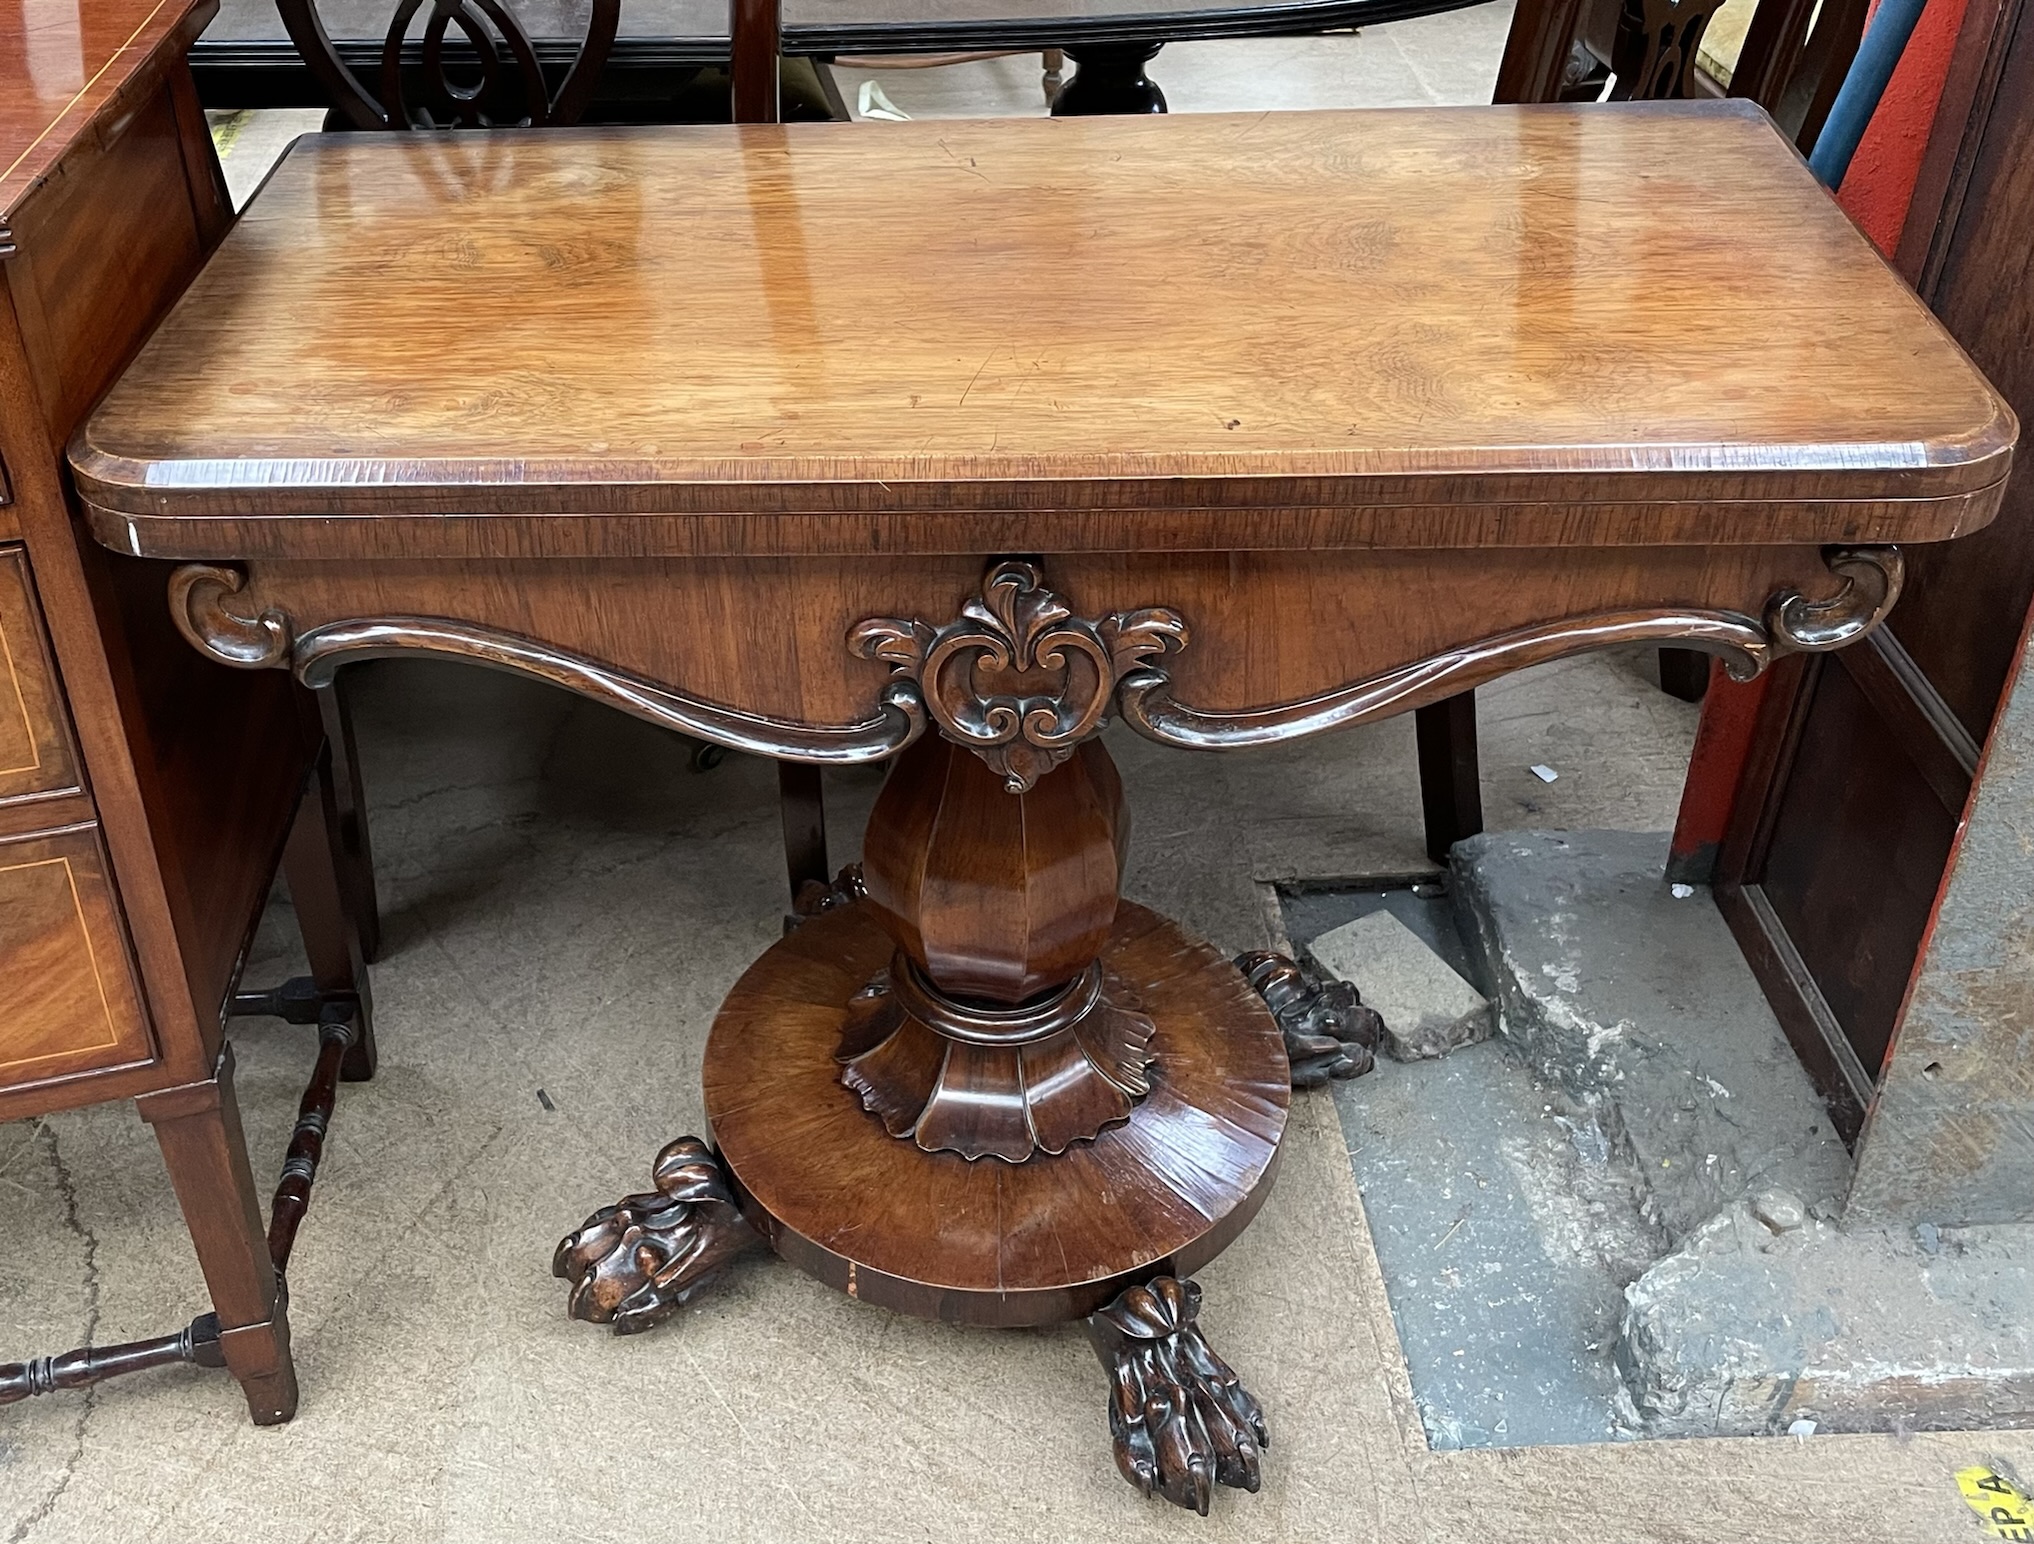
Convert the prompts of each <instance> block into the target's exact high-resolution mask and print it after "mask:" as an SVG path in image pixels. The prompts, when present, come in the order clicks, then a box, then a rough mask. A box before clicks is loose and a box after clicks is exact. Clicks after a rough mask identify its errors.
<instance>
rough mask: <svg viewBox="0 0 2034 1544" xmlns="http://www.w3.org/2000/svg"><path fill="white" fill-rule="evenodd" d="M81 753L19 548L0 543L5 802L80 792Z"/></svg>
mask: <svg viewBox="0 0 2034 1544" xmlns="http://www.w3.org/2000/svg"><path fill="white" fill-rule="evenodd" d="M78 787H79V779H78V759H77V752H76V751H75V750H74V749H73V747H72V745H71V736H70V730H69V727H68V725H67V723H66V719H65V713H64V705H63V695H62V693H61V692H60V691H59V690H58V689H57V681H56V671H55V668H54V667H53V666H52V665H51V663H50V656H49V643H48V640H47V639H46V638H45V637H44V636H43V631H42V620H41V618H40V617H39V616H37V614H36V609H35V601H34V598H33V597H32V596H31V595H30V593H29V588H28V562H27V559H26V557H25V556H24V554H23V553H22V550H21V549H20V548H19V547H0V804H9V803H12V802H14V801H16V800H24V799H39V798H45V797H47V796H49V795H52V794H61V793H68V792H74V791H76V790H77V789H78Z"/></svg>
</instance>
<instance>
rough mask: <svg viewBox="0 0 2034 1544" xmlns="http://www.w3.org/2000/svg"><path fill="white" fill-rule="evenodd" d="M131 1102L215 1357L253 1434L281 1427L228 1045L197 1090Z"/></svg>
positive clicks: (270, 1303)
mask: <svg viewBox="0 0 2034 1544" xmlns="http://www.w3.org/2000/svg"><path fill="white" fill-rule="evenodd" d="M134 1102H135V1105H136V1106H137V1107H138V1108H139V1110H140V1111H141V1118H142V1119H143V1120H145V1121H147V1122H148V1123H149V1124H150V1125H151V1126H153V1127H154V1128H155V1137H156V1141H157V1143H158V1144H160V1146H161V1147H162V1156H163V1161H164V1162H165V1163H166V1164H167V1165H168V1167H169V1175H170V1183H171V1185H173V1186H174V1187H175V1189H176V1193H177V1202H178V1204H179V1205H180V1206H181V1207H182V1208H183V1213H184V1221H185V1224H186V1225H187V1226H188V1227H189V1228H190V1232H191V1241H192V1243H193V1244H195V1245H196V1246H197V1251H198V1266H199V1268H200V1269H201V1270H202V1271H203V1272H204V1273H205V1286H206V1289H207V1290H208V1291H209V1292H210V1293H211V1295H212V1307H213V1311H214V1312H215V1313H217V1315H218V1317H219V1349H220V1353H221V1354H222V1355H223V1356H224V1358H225V1361H226V1366H227V1368H228V1369H229V1370H230V1371H231V1372H232V1374H233V1376H234V1377H235V1378H237V1379H238V1380H239V1381H240V1387H241V1390H242V1392H244V1393H245V1394H246V1396H247V1409H248V1413H249V1414H250V1415H252V1416H253V1417H254V1422H255V1424H256V1425H257V1426H274V1425H277V1424H279V1423H281V1422H283V1421H287V1420H288V1419H289V1418H290V1417H291V1416H293V1415H295V1414H296V1411H297V1373H296V1366H295V1363H294V1362H292V1360H291V1358H290V1326H289V1305H288V1301H287V1299H286V1298H285V1297H284V1295H283V1292H282V1290H281V1278H280V1277H279V1276H278V1275H277V1273H276V1269H275V1264H274V1262H273V1261H272V1260H271V1259H270V1258H269V1252H268V1236H267V1233H266V1230H265V1229H264V1228H263V1227H262V1221H261V1203H260V1198H259V1196H258V1194H257V1193H256V1191H255V1187H254V1173H253V1171H252V1170H251V1169H250V1168H249V1167H248V1162H247V1138H246V1136H245V1135H244V1134H243V1132H242V1131H241V1128H240V1106H239V1103H238V1102H237V1101H236V1100H235V1098H234V1094H233V1049H232V1047H231V1046H230V1045H229V1046H227V1047H226V1048H224V1049H223V1050H222V1051H221V1052H220V1054H219V1065H218V1068H217V1070H216V1071H215V1072H214V1074H213V1075H212V1076H211V1077H209V1078H207V1079H206V1080H205V1081H203V1082H202V1083H184V1084H180V1085H178V1086H177V1087H175V1088H165V1089H163V1090H161V1091H160V1092H158V1093H153V1094H144V1095H142V1096H141V1097H140V1098H138V1099H136V1100H135V1101H134Z"/></svg>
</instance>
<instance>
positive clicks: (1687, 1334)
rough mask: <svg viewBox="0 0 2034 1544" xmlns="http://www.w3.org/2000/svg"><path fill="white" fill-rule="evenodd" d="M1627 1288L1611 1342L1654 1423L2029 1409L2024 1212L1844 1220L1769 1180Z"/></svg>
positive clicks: (2021, 1418) (2031, 1304) (1713, 1425)
mask: <svg viewBox="0 0 2034 1544" xmlns="http://www.w3.org/2000/svg"><path fill="white" fill-rule="evenodd" d="M1762 1213H1763V1214H1764V1215H1761V1214H1762ZM1796 1219H1799V1220H1798V1221H1796ZM1789 1222H1794V1223H1795V1225H1794V1226H1787V1225H1786V1224H1788V1223H1789ZM1626 1296H1627V1304H1626V1309H1625V1314H1624V1321H1623V1325H1622V1330H1621V1334H1620V1338H1619V1344H1618V1360H1619V1362H1620V1364H1621V1366H1622V1368H1623V1370H1624V1373H1625V1377H1626V1379H1627V1381H1628V1383H1629V1385H1630V1388H1631V1392H1632V1397H1633V1400H1634V1403H1635V1405H1636V1413H1637V1414H1638V1415H1639V1416H1640V1417H1641V1418H1642V1419H1643V1420H1644V1421H1645V1423H1646V1425H1647V1428H1648V1429H1649V1430H1650V1431H1652V1432H1653V1433H1655V1434H1657V1435H1663V1436H1732V1435H1737V1436H1753V1435H1758V1434H1761V1433H1767V1434H1771V1433H1779V1432H1785V1431H1786V1430H1787V1429H1788V1428H1789V1427H1790V1426H1791V1425H1793V1423H1794V1422H1796V1421H1800V1420H1812V1421H1813V1422H1814V1423H1815V1425H1816V1427H1817V1428H1818V1429H1821V1430H1826V1431H1838V1432H1859V1431H1894V1432H1900V1431H1962V1430H1969V1429H1973V1428H1978V1427H1985V1426H2001V1425H2023V1424H2026V1423H2027V1422H2028V1421H2030V1420H2034V1227H2027V1226H2024V1225H2021V1226H2010V1225H2009V1226H1980V1227H1971V1228H1953V1229H1952V1228H1936V1227H1934V1226H1933V1225H1929V1226H1927V1227H1925V1228H1924V1229H1921V1230H1905V1231H1897V1232H1896V1231H1891V1230H1882V1229H1847V1228H1839V1227H1836V1226H1834V1225H1832V1224H1830V1223H1828V1222H1824V1221H1821V1220H1819V1219H1815V1218H1808V1217H1805V1215H1804V1214H1803V1212H1802V1210H1801V1209H1800V1208H1799V1206H1798V1203H1795V1204H1794V1205H1793V1206H1791V1207H1789V1206H1788V1205H1786V1201H1785V1198H1780V1202H1779V1205H1778V1207H1777V1208H1776V1206H1775V1204H1774V1198H1770V1197H1768V1198H1766V1200H1765V1201H1764V1202H1762V1203H1761V1202H1757V1201H1753V1202H1747V1203H1746V1204H1743V1205H1740V1206H1737V1207H1733V1208H1730V1209H1729V1210H1727V1211H1724V1212H1722V1213H1720V1214H1718V1216H1717V1217H1716V1218H1714V1219H1713V1220H1712V1221H1711V1222H1710V1223H1709V1224H1708V1225H1706V1226H1705V1227H1703V1228H1702V1229H1700V1230H1698V1231H1697V1233H1696V1234H1695V1235H1694V1236H1693V1237H1692V1238H1690V1239H1689V1240H1688V1241H1687V1243H1686V1244H1685V1245H1684V1246H1683V1247H1682V1248H1681V1249H1680V1250H1679V1251H1678V1252H1676V1253H1675V1254H1673V1255H1671V1256H1669V1257H1668V1258H1666V1259H1664V1260H1662V1261H1661V1262H1660V1263H1659V1264H1657V1265H1655V1266H1654V1267H1653V1268H1652V1269H1651V1270H1649V1271H1648V1272H1647V1273H1646V1274H1645V1275H1644V1276H1642V1277H1641V1278H1640V1279H1639V1280H1638V1281H1636V1282H1634V1283H1633V1284H1632V1285H1631V1287H1630V1288H1629V1289H1628V1291H1627V1294H1626Z"/></svg>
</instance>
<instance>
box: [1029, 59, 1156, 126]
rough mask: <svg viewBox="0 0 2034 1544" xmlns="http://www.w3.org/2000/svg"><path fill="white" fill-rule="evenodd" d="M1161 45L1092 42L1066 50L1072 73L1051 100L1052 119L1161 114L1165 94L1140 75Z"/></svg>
mask: <svg viewBox="0 0 2034 1544" xmlns="http://www.w3.org/2000/svg"><path fill="white" fill-rule="evenodd" d="M1164 46H1165V45H1164V44H1163V43H1096V44H1090V45H1084V46H1082V47H1079V48H1069V49H1067V50H1066V51H1065V52H1066V57H1067V58H1069V59H1071V60H1073V62H1074V72H1073V74H1071V75H1069V76H1068V77H1067V78H1066V81H1065V83H1064V84H1062V85H1061V86H1060V88H1059V90H1058V91H1057V92H1055V93H1054V94H1053V98H1052V116H1053V117H1055V118H1097V117H1104V116H1110V115H1115V114H1123V113H1162V112H1164V111H1165V93H1164V92H1163V91H1160V90H1159V89H1158V82H1156V81H1154V80H1153V79H1151V77H1150V76H1148V75H1146V74H1145V73H1144V66H1145V65H1147V64H1149V63H1150V62H1151V61H1152V60H1153V59H1154V58H1156V57H1157V55H1158V51H1159V49H1161V48H1163V47H1164Z"/></svg>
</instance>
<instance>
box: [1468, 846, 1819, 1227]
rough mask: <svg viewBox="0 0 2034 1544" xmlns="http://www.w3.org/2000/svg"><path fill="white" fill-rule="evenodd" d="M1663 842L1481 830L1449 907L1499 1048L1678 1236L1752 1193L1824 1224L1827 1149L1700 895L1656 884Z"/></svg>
mask: <svg viewBox="0 0 2034 1544" xmlns="http://www.w3.org/2000/svg"><path fill="white" fill-rule="evenodd" d="M1666 848H1667V838H1666V836H1665V835H1663V834H1645V833H1638V832H1630V831H1569V832H1562V833H1553V832H1542V831H1511V832H1486V833H1485V834H1484V835H1482V836H1478V837H1472V838H1471V839H1469V840H1468V841H1466V842H1463V843H1460V844H1459V845H1458V846H1457V847H1456V849H1455V851H1454V854H1453V858H1452V865H1453V875H1454V887H1453V888H1454V893H1455V896H1456V900H1457V904H1458V906H1459V907H1460V908H1461V909H1462V911H1463V914H1464V916H1465V918H1466V919H1467V927H1466V930H1467V931H1469V932H1471V933H1472V934H1473V935H1474V936H1475V937H1476V938H1477V939H1478V940H1479V941H1480V943H1481V946H1482V949H1483V952H1484V955H1485V958H1486V961H1487V965H1488V969H1489V971H1490V975H1491V979H1492V981H1493V982H1494V984H1495V995H1496V1000H1497V1004H1498V1028H1499V1031H1500V1033H1501V1034H1502V1035H1503V1036H1504V1037H1505V1038H1506V1039H1507V1040H1509V1041H1510V1042H1511V1043H1512V1044H1514V1045H1516V1046H1517V1047H1518V1049H1519V1051H1520V1053H1521V1054H1522V1055H1523V1056H1524V1057H1525V1059H1526V1061H1527V1062H1528V1063H1529V1064H1530V1065H1531V1066H1533V1067H1534V1068H1535V1069H1537V1070H1538V1071H1539V1072H1540V1073H1542V1074H1543V1075H1544V1076H1546V1077H1547V1078H1548V1079H1550V1080H1551V1081H1553V1082H1554V1083H1556V1084H1558V1085H1559V1086H1560V1087H1562V1088H1563V1089H1565V1090H1566V1091H1567V1092H1568V1093H1569V1094H1571V1095H1572V1096H1574V1097H1576V1098H1578V1099H1581V1100H1585V1101H1587V1102H1588V1103H1590V1104H1591V1105H1592V1106H1593V1107H1594V1108H1595V1109H1597V1111H1598V1112H1599V1117H1600V1119H1601V1121H1602V1124H1603V1127H1604V1130H1605V1131H1606V1133H1607V1134H1608V1135H1609V1136H1610V1138H1611V1139H1612V1140H1613V1141H1614V1142H1617V1143H1620V1144H1624V1145H1626V1146H1628V1147H1629V1149H1630V1151H1631V1152H1632V1154H1633V1156H1634V1157H1635V1158H1636V1159H1637V1161H1638V1164H1639V1168H1640V1170H1641V1172H1642V1173H1643V1174H1644V1175H1645V1177H1646V1181H1647V1186H1648V1192H1649V1198H1650V1204H1651V1206H1652V1208H1653V1210H1654V1212H1655V1214H1656V1215H1657V1216H1658V1218H1659V1219H1660V1221H1661V1222H1662V1224H1663V1225H1664V1226H1665V1227H1666V1228H1667V1230H1668V1231H1669V1233H1670V1234H1672V1235H1673V1236H1674V1237H1675V1238H1681V1237H1684V1236H1686V1235H1687V1234H1689V1233H1690V1232H1692V1231H1693V1230H1694V1229H1695V1228H1697V1227H1699V1226H1700V1225H1701V1224H1702V1223H1703V1222H1705V1221H1707V1220H1708V1219H1709V1218H1710V1217H1711V1216H1713V1215H1714V1214H1715V1213H1716V1212H1717V1211H1718V1210H1719V1209H1721V1208H1722V1207H1725V1206H1728V1205H1730V1204H1731V1203H1732V1202H1734V1201H1736V1200H1737V1199H1739V1198H1740V1197H1742V1196H1745V1195H1749V1194H1751V1193H1753V1192H1755V1191H1758V1190H1762V1189H1766V1188H1770V1187H1775V1186H1777V1187H1780V1188H1784V1189H1787V1190H1791V1191H1792V1192H1794V1193H1795V1194H1797V1195H1799V1196H1800V1197H1802V1198H1803V1200H1804V1201H1805V1202H1806V1203H1807V1204H1809V1205H1810V1206H1812V1207H1816V1208H1818V1209H1821V1210H1823V1211H1825V1212H1833V1210H1834V1209H1835V1207H1836V1206H1837V1205H1838V1204H1839V1203H1840V1202H1841V1199H1842V1196H1843V1193H1844V1190H1845V1187H1846V1186H1847V1185H1848V1183H1849V1179H1850V1165H1849V1158H1848V1155H1847V1154H1846V1153H1845V1151H1844V1148H1843V1144H1842V1142H1841V1141H1840V1140H1839V1139H1838V1138H1837V1136H1836V1133H1835V1130H1834V1128H1833V1127H1832V1126H1831V1125H1830V1123H1829V1120H1828V1118H1827V1115H1826V1113H1825V1112H1824V1109H1823V1106H1822V1103H1821V1101H1820V1099H1819V1098H1818V1097H1817V1095H1816V1093H1815V1090H1814V1088H1813V1086H1812V1085H1811V1084H1810V1083H1809V1081H1808V1076H1807V1074H1806V1073H1805V1072H1804V1071H1803V1070H1802V1068H1801V1064H1800V1061H1799V1060H1798V1058H1797V1057H1796V1056H1795V1054H1794V1051H1793V1048H1792V1047H1791V1046H1790V1045H1788V1043H1787V1039H1786V1036H1785V1034H1784V1033H1783V1032H1782V1031H1781V1029H1780V1026H1779V1022H1778V1021H1777V1020H1776V1019H1775V1018H1774V1017H1773V1014H1772V1010H1771V1009H1770V1008H1769V1007H1768V1006H1767V1004H1766V1001H1765V998H1764V996H1763V995H1762V994H1761V993H1760V991H1759V987H1758V983H1757V981H1756V980H1755V979H1754V978H1753V976H1752V974H1751V971H1750V968H1749V967H1748V966H1747V965H1746V964H1745V962H1744V957H1743V955H1742V954H1741V953H1740V951H1739V950H1738V947H1737V942H1736V940H1735V939H1734V938H1732V936H1731V934H1730V930H1729V928H1728V927H1726V926H1725V924H1724V922H1723V919H1722V917H1721V916H1720V915H1719V914H1718V913H1717V911H1716V908H1715V905H1714V904H1713V902H1712V901H1711V899H1710V897H1709V894H1708V892H1707V891H1706V890H1697V891H1695V892H1694V893H1693V894H1691V895H1689V896H1687V897H1676V896H1675V895H1674V893H1673V891H1672V889H1671V888H1670V887H1669V886H1668V885H1667V884H1666V883H1665V882H1664V881H1663V880H1662V879H1661V877H1660V875H1661V871H1662V868H1663V865H1664V863H1665V859H1666Z"/></svg>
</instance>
